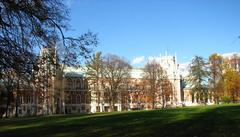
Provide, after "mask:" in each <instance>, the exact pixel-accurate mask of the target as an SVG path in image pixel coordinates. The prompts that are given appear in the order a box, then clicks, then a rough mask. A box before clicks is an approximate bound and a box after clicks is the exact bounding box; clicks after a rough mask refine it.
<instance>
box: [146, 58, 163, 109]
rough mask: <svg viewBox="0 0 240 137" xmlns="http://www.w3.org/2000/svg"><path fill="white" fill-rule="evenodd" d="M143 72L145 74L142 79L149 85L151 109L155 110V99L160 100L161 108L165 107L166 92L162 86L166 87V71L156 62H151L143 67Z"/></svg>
mask: <svg viewBox="0 0 240 137" xmlns="http://www.w3.org/2000/svg"><path fill="white" fill-rule="evenodd" d="M144 72H145V75H144V78H145V79H146V80H147V81H148V83H149V94H150V96H151V99H152V109H155V107H156V104H157V102H158V101H157V97H158V98H160V99H161V100H162V102H161V105H162V107H165V104H166V94H165V92H166V90H165V89H164V88H163V87H164V86H165V87H168V86H167V84H166V83H165V82H166V80H167V79H168V78H167V74H166V71H165V70H164V69H163V68H162V66H161V65H160V63H158V62H157V61H156V60H151V61H149V62H148V63H147V64H146V65H145V66H144ZM166 93H167V92H166ZM159 103H160V102H159Z"/></svg>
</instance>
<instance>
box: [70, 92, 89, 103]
mask: <svg viewBox="0 0 240 137" xmlns="http://www.w3.org/2000/svg"><path fill="white" fill-rule="evenodd" d="M66 103H67V104H82V103H86V104H90V96H89V95H79V94H78V95H67V97H66Z"/></svg>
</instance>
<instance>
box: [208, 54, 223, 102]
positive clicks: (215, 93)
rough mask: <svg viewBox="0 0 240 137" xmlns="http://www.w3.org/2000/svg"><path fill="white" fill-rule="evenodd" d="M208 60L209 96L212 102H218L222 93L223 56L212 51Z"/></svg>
mask: <svg viewBox="0 0 240 137" xmlns="http://www.w3.org/2000/svg"><path fill="white" fill-rule="evenodd" d="M208 61H209V68H210V81H209V90H210V95H209V97H213V99H214V102H215V103H216V104H218V103H219V99H220V96H221V95H222V93H223V58H222V56H220V55H219V54H216V53H214V54H212V55H211V56H210V57H209V59H208Z"/></svg>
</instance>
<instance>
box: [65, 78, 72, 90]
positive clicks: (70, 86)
mask: <svg viewBox="0 0 240 137" xmlns="http://www.w3.org/2000/svg"><path fill="white" fill-rule="evenodd" d="M66 85H67V87H66V89H72V86H73V81H72V80H71V79H70V78H68V79H67V84H66Z"/></svg>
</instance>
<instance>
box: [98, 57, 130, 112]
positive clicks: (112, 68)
mask: <svg viewBox="0 0 240 137" xmlns="http://www.w3.org/2000/svg"><path fill="white" fill-rule="evenodd" d="M131 68H132V67H131V66H130V64H129V63H128V62H127V61H125V60H124V59H122V58H120V57H118V56H116V55H111V54H108V55H107V56H105V58H104V59H103V73H102V74H103V75H102V79H103V80H104V81H103V82H104V85H103V89H104V90H105V93H106V96H105V98H106V100H107V101H108V102H109V104H110V111H113V110H114V105H115V103H116V101H118V103H120V101H119V98H121V97H119V95H120V92H121V90H122V87H124V84H123V83H124V81H125V79H128V78H129V77H130V70H131Z"/></svg>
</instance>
